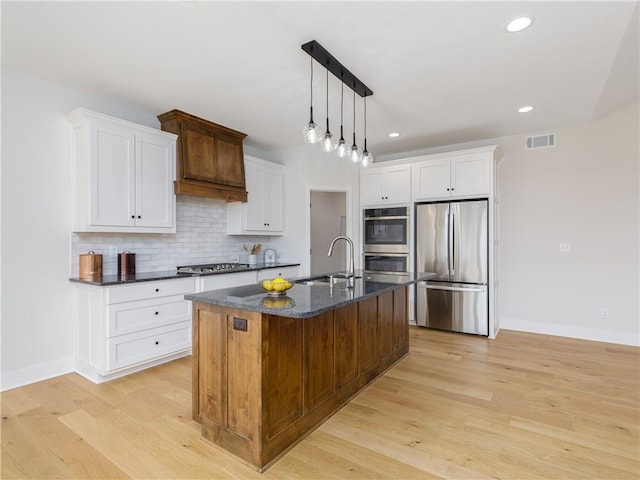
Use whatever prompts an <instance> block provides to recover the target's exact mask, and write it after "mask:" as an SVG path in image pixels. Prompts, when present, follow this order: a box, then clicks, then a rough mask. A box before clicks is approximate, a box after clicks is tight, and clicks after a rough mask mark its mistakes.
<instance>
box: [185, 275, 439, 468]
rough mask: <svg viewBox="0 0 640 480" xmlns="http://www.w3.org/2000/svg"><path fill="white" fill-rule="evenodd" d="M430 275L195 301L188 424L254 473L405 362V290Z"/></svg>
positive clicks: (252, 289) (199, 296)
mask: <svg viewBox="0 0 640 480" xmlns="http://www.w3.org/2000/svg"><path fill="white" fill-rule="evenodd" d="M432 276H433V274H429V273H420V274H417V273H416V274H414V273H409V274H407V275H403V276H402V277H398V276H388V275H366V274H365V275H364V277H361V278H358V279H357V280H356V281H355V285H354V286H353V288H346V282H342V283H338V284H337V285H335V286H331V285H330V284H328V283H322V282H317V281H311V282H304V281H298V282H297V283H296V284H295V285H294V286H293V288H291V290H289V291H287V292H286V295H284V296H280V297H271V296H268V295H267V294H266V292H265V291H264V290H262V287H261V286H260V285H257V284H256V285H246V286H242V287H235V288H228V289H223V290H215V291H208V292H201V293H196V294H189V295H186V296H185V298H186V299H187V300H191V301H193V310H192V312H193V393H192V395H193V405H192V408H193V412H192V413H193V419H194V420H196V421H197V422H199V423H200V424H201V425H202V435H203V437H204V438H206V439H207V440H209V441H211V442H213V443H214V444H216V445H218V446H219V447H221V448H223V449H224V450H226V451H228V452H230V453H232V454H233V455H235V456H237V457H238V458H240V459H241V460H243V461H245V462H246V463H248V464H249V465H251V466H253V467H254V468H256V469H257V470H258V471H260V472H262V471H264V470H265V469H266V468H268V467H269V466H270V465H271V464H272V463H273V462H274V461H276V460H277V459H278V458H279V457H280V456H281V455H283V454H284V453H285V452H286V451H287V450H288V449H289V448H291V447H292V446H293V445H295V444H296V443H297V442H298V441H299V440H301V439H302V438H304V437H305V436H306V435H307V434H308V433H310V432H311V431H312V430H313V429H314V428H315V427H317V426H318V425H319V424H321V423H322V422H323V421H324V420H325V419H327V418H328V417H329V416H331V415H332V414H333V413H335V412H336V411H337V410H338V409H340V407H342V406H343V405H345V404H346V403H347V402H348V401H349V400H350V399H351V398H352V397H353V396H355V395H356V394H357V393H358V392H360V391H361V390H362V389H363V388H365V387H366V386H367V385H368V384H370V383H371V382H372V381H374V380H375V379H376V378H377V377H378V376H380V375H381V374H382V373H383V372H385V371H386V370H387V369H388V368H389V367H391V366H392V365H394V364H395V363H396V362H397V361H398V360H400V359H401V358H403V357H404V356H405V355H407V354H408V352H409V335H408V333H409V331H408V319H407V287H408V286H409V285H411V284H413V283H416V282H417V281H420V280H426V279H428V278H431V277H432Z"/></svg>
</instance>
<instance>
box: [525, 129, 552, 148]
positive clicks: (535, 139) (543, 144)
mask: <svg viewBox="0 0 640 480" xmlns="http://www.w3.org/2000/svg"><path fill="white" fill-rule="evenodd" d="M525 145H526V149H527V150H531V149H533V148H547V147H555V146H556V134H555V133H547V134H545V135H536V136H532V137H527V142H526V144H525Z"/></svg>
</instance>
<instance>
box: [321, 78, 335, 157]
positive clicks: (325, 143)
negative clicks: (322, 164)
mask: <svg viewBox="0 0 640 480" xmlns="http://www.w3.org/2000/svg"><path fill="white" fill-rule="evenodd" d="M332 138H333V135H332V134H331V131H330V130H329V67H328V66H327V130H326V131H325V132H324V135H322V138H321V139H320V146H321V147H322V150H323V151H325V152H327V153H328V152H330V151H331V150H333V141H332V140H331V139H332Z"/></svg>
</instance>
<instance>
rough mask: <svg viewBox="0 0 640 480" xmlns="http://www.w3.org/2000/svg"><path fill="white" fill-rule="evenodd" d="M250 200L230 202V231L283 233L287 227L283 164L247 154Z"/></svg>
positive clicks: (238, 232) (228, 232)
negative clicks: (285, 223)
mask: <svg viewBox="0 0 640 480" xmlns="http://www.w3.org/2000/svg"><path fill="white" fill-rule="evenodd" d="M244 169H245V170H244V173H245V184H246V187H247V202H246V203H240V202H232V203H227V234H229V235H282V233H283V230H284V168H283V167H282V166H281V165H278V164H277V163H271V162H265V161H264V160H260V159H258V158H254V157H250V156H249V155H245V157H244Z"/></svg>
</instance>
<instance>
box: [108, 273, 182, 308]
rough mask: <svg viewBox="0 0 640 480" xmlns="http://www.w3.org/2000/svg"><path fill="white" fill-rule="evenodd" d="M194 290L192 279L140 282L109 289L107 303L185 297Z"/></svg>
mask: <svg viewBox="0 0 640 480" xmlns="http://www.w3.org/2000/svg"><path fill="white" fill-rule="evenodd" d="M194 290H195V282H194V279H193V278H192V277H189V278H179V279H177V280H160V281H156V282H139V283H134V284H128V285H118V286H115V287H109V288H108V289H107V292H106V299H105V302H106V303H109V304H111V303H120V302H130V301H133V300H144V299H147V298H158V297H166V296H169V295H184V294H186V293H192V292H193V291H194Z"/></svg>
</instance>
